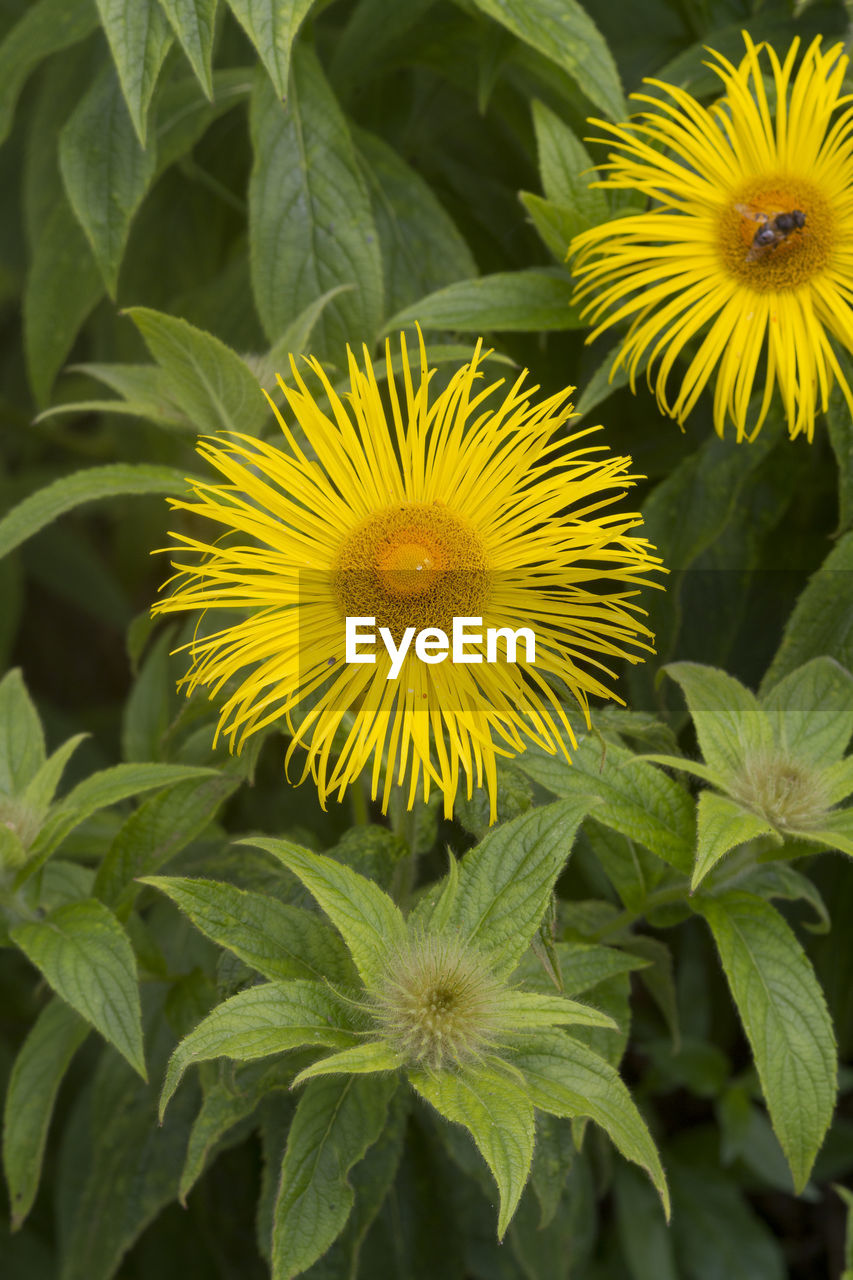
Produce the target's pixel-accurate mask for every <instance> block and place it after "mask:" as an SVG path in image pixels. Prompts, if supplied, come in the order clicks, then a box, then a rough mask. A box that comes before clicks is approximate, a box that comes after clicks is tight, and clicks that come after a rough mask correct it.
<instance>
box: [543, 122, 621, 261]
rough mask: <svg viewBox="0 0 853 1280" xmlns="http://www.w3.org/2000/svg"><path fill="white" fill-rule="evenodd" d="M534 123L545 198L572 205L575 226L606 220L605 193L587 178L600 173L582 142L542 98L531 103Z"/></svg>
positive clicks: (608, 214) (595, 176) (607, 207)
mask: <svg viewBox="0 0 853 1280" xmlns="http://www.w3.org/2000/svg"><path fill="white" fill-rule="evenodd" d="M533 127H534V129H535V130H536V149H537V153H538V155H539V172H540V174H541V176H542V190H543V191H544V192H545V195H546V196H547V198H548V200H549V201H551V202H553V203H554V204H557V205H563V206H565V207H567V208H568V209H571V210H572V212H573V213H575V215H576V216H577V217H578V219H579V226H578V230H583V229H584V228H585V227H593V226H597V225H598V223H599V222H605V221H606V220H607V218H608V217H609V216H610V208H609V205H608V203H607V197H606V196H605V194H604V192H603V191H599V190H595V189H590V186H589V184H590V182H594V181H595V180H596V179H597V178H598V176H599V175H598V173H597V172H596V171H595V170H594V169H593V164H592V159H591V158H590V155H589V152H588V151H587V149H586V147H585V146H584V145H583V143H582V142H580V141H579V140H578V138H577V137H576V136H575V134H574V133H573V132H572V130H571V129H570V128H569V126H568V125H567V124H564V123H563V121H562V120H561V119H560V117H559V116H557V115H555V114H554V112H553V111H550V110H549V109H548V107H546V106H543V104H542V103H541V102H534V103H533ZM564 256H565V255H564Z"/></svg>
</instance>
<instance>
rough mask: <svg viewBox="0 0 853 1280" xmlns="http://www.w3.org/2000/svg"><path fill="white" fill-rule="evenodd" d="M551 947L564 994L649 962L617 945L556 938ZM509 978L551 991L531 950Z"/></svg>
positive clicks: (585, 988)
mask: <svg viewBox="0 0 853 1280" xmlns="http://www.w3.org/2000/svg"><path fill="white" fill-rule="evenodd" d="M553 950H554V954H555V956H556V958H557V963H558V964H559V966H560V976H561V978H562V981H563V995H564V996H576V995H580V994H581V992H583V991H589V990H590V989H591V988H592V987H597V986H598V984H599V983H600V982H606V980H607V979H608V978H612V977H614V976H615V975H617V974H620V973H631V972H632V971H633V970H635V969H643V968H645V967H646V965H647V964H648V963H649V962H648V960H642V959H640V958H639V957H638V956H635V955H628V954H627V953H626V952H625V951H621V950H619V949H618V948H616V947H603V946H596V945H595V944H594V943H589V942H557V943H555V944H554V948H553ZM512 980H513V982H514V983H515V982H518V983H523V984H524V986H525V987H532V988H533V989H534V990H536V991H546V992H548V993H549V994H550V993H551V992H553V990H554V982H553V979H552V978H551V977H550V975H549V974H548V973H546V971H545V969H544V968H543V966H542V962H541V961H540V959H539V958H538V956H537V955H536V954H535V952H533V951H532V950H531V951H528V952H526V953H525V955H524V956H522V958H521V963H520V964H519V966H518V968H517V969H516V970H515V971H514V972H513V974H512Z"/></svg>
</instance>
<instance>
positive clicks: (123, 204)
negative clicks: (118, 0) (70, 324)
mask: <svg viewBox="0 0 853 1280" xmlns="http://www.w3.org/2000/svg"><path fill="white" fill-rule="evenodd" d="M145 2H146V3H147V0H145ZM59 167H60V169H61V170H62V180H63V182H64V184H65V191H66V194H67V196H68V199H69V201H70V202H71V207H72V209H73V210H74V213H75V215H76V217H77V220H78V222H79V223H80V226H81V227H82V228H83V230H84V232H85V233H86V238H87V240H88V241H89V244H90V246H91V248H92V252H93V254H94V255H95V261H96V262H97V264H98V267H99V268H100V271H101V275H102V276H103V278H104V284H105V285H106V286H107V291H108V292H109V294H110V297H112V298H114V297H115V293H116V287H117V285H118V272H119V267H120V266H121V260H122V257H123V256H124V250H125V246H126V244H127V237H128V235H129V234H130V224H131V222H132V221H133V216H134V214H135V213H136V210H137V209H138V208H139V206H140V204H141V203H142V200H143V198H144V196H145V193H146V192H147V190H148V188H149V187H150V185H151V183H152V182H153V180H154V175H155V173H156V171H157V152H156V148H155V147H154V146H153V145H150V146H149V147H148V148H147V149H143V147H142V146H140V143H139V141H138V139H137V137H136V133H135V131H134V126H133V123H132V122H131V119H130V116H129V114H128V110H127V105H126V103H125V100H124V97H123V95H122V91H121V87H120V85H119V82H118V76H117V75H116V71H115V68H114V67H113V66H112V65H111V64H108V65H107V66H105V67H104V69H103V70H102V72H101V74H100V75H99V76H98V77H97V79H96V80H95V81H94V83H93V84H92V86H91V88H90V89H89V91H88V93H86V94H85V95H84V96H83V98H82V99H81V100H80V102H79V103H78V105H77V107H76V108H75V109H74V111H73V113H72V115H71V118H70V119H69V121H68V123H67V124H66V125H65V128H64V129H63V130H62V132H61V134H60V135H59Z"/></svg>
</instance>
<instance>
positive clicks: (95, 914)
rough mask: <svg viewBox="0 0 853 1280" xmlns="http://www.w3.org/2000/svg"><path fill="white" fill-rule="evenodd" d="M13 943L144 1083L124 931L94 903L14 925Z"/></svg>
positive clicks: (136, 995)
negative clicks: (117, 1052) (116, 1051)
mask: <svg viewBox="0 0 853 1280" xmlns="http://www.w3.org/2000/svg"><path fill="white" fill-rule="evenodd" d="M11 937H12V940H13V941H14V942H15V943H16V944H17V946H19V947H20V948H21V950H22V951H23V953H24V955H25V956H26V957H27V959H28V960H30V961H31V962H32V964H34V965H35V966H36V968H37V969H39V970H40V971H41V973H43V974H44V976H45V978H46V979H47V981H48V982H49V983H50V985H51V987H52V988H53V990H54V991H55V992H56V994H57V995H58V996H60V997H61V998H62V999H63V1000H65V1001H66V1002H67V1003H68V1004H70V1005H71V1007H72V1009H75V1010H76V1011H77V1013H79V1014H80V1016H81V1017H83V1018H85V1019H86V1021H87V1022H88V1023H91V1025H92V1026H93V1027H94V1028H95V1030H96V1031H100V1033H101V1035H102V1036H103V1037H104V1039H105V1040H108V1041H109V1043H110V1044H112V1045H113V1046H114V1047H115V1048H116V1049H118V1051H119V1053H120V1054H121V1055H122V1057H124V1058H125V1059H126V1060H127V1061H128V1062H129V1063H130V1065H131V1066H132V1067H133V1069H134V1071H138V1072H139V1074H140V1075H141V1076H142V1078H143V1080H144V1079H145V1078H146V1075H145V1059H144V1057H143V1049H142V1015H141V1012H140V1007H139V989H138V987H137V976H136V960H135V958H134V955H133V948H132V947H131V945H130V940H129V938H128V936H127V934H126V933H125V931H124V929H123V928H122V927H121V925H120V924H119V922H118V920H116V918H115V916H114V915H113V914H112V912H111V911H108V910H107V908H106V907H105V906H104V904H103V903H102V902H97V901H96V900H95V899H94V898H90V899H88V900H84V901H82V902H72V903H69V904H68V905H67V906H64V907H58V908H57V909H56V910H55V911H51V912H50V914H49V915H47V916H46V917H45V918H44V919H43V920H38V921H32V922H27V923H26V924H19V925H16V927H15V928H14V929H12V930H11Z"/></svg>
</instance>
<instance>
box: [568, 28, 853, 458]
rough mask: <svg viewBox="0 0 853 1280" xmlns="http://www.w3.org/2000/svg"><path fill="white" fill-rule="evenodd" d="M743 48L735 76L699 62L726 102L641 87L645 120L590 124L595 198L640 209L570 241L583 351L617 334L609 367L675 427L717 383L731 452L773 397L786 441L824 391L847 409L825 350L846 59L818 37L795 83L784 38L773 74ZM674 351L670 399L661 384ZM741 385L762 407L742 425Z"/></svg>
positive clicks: (832, 317) (835, 254)
mask: <svg viewBox="0 0 853 1280" xmlns="http://www.w3.org/2000/svg"><path fill="white" fill-rule="evenodd" d="M744 39H745V41H746V49H747V52H746V56H745V58H744V59H743V61H742V62H741V64H740V66H739V67H735V66H733V65H732V64H731V63H730V62H728V61H727V59H725V58H724V57H723V56H722V55H721V54H719V53H714V52H713V51H711V56H712V58H713V59H714V61H713V62H710V63H708V65H709V66H710V67H711V68H712V69H713V70H714V71H715V72H716V73H717V75H718V76H719V77H720V79H721V80H722V82H723V86H724V89H725V94H724V96H723V98H721V99H720V100H719V101H718V102H717V103H715V104H714V105H713V106H712V107H710V108H705V107H703V106H701V105H700V104H699V103H698V102H697V101H696V100H695V98H693V97H691V95H690V94H689V93H686V92H685V91H684V90H683V89H679V88H678V87H676V86H675V85H670V84H664V83H661V82H660V81H657V80H651V81H648V83H650V84H652V85H654V86H655V87H656V88H657V89H658V90H660V91H661V92H662V93H663V94H665V95H666V98H664V99H661V98H658V97H650V96H648V95H646V94H635V95H634V96H635V97H636V98H638V99H639V100H641V101H643V102H646V103H648V104H649V105H650V106H651V108H652V109H651V110H649V111H644V112H641V113H640V114H639V115H638V116H636V117H635V118H634V119H632V120H631V121H630V122H629V123H627V124H621V125H611V124H608V123H607V122H606V121H602V120H596V121H594V123H595V124H596V125H598V126H600V127H601V128H603V129H606V130H607V132H608V134H609V135H611V136H610V137H609V138H608V139H598V141H607V142H610V143H611V144H612V143H613V142H614V139H615V146H616V151H615V152H611V154H610V157H609V163H608V164H606V165H604V166H603V170H604V171H605V172H606V177H605V178H604V180H603V181H602V182H600V183H598V184H596V185H599V186H603V187H614V188H626V189H633V190H636V191H639V192H640V193H641V194H642V195H643V196H645V197H648V198H649V199H650V201H651V207H650V209H649V210H648V211H647V212H646V213H640V214H634V215H632V216H629V217H625V218H620V219H618V220H617V221H613V222H607V223H604V224H603V225H601V226H598V227H593V228H592V229H591V230H589V231H585V232H583V233H582V234H581V235H579V236H577V237H576V238H575V239H574V241H573V242H572V245H571V248H570V252H571V253H573V254H575V255H576V257H575V268H574V270H575V276H576V278H577V279H578V281H579V287H578V290H577V297H578V299H587V300H588V301H587V305H586V314H588V315H589V316H590V319H591V322H592V323H594V324H595V325H596V328H595V330H594V332H593V333H591V334H590V337H589V341H592V340H593V339H594V338H596V337H597V336H598V335H599V334H600V333H601V332H602V331H603V330H605V329H608V328H609V327H610V326H611V325H614V324H618V323H619V322H620V321H622V320H629V321H630V328H629V330H628V334H627V337H626V338H625V341H624V343H623V345H622V348H621V351H620V353H619V357H618V360H617V362H616V365H615V366H614V369H615V368H618V367H619V366H620V365H624V366H625V367H626V368H627V370H628V373H629V377H630V382H631V388H632V390H633V389H634V387H635V380H636V374H637V370H638V368H639V367H640V365H641V364H642V363H643V362H645V364H646V374H647V378H648V382H649V386H650V387H651V386H652V382H653V379H654V390H655V393H656V395H657V401H658V405H659V406H660V408H661V410H662V411H663V412H664V413H668V414H670V415H671V416H672V417H674V418H676V419H677V421H678V422H679V423H682V424H683V422H684V420H685V418H686V417H687V415H688V414H689V413H690V411H691V409H692V408H693V406H694V405H695V404H696V401H697V399H698V397H699V395H700V393H701V392H702V390H703V388H704V387H705V385H706V383H707V382H708V381H709V379H710V378H711V376H712V374H713V373H714V372H715V371H716V384H715V387H714V426H715V428H716V430H717V433H718V434H719V435H721V436H722V434H723V428H724V424H725V421H726V418H727V417H730V418H731V419H732V421H733V422H734V424H735V428H736V431H737V438H738V440H742V439H743V438H744V436H747V438H753V437H754V436H755V434H756V433H757V432H758V430H759V429H760V427H761V424H762V422H763V421H764V418H765V416H766V414H767V410H768V408H769V405H770V401H771V398H772V395H773V388H774V386H775V385H776V384H778V386H779V390H780V393H781V396H782V402H783V405H784V409H785V414H786V417H787V421H788V429H789V431H790V433H791V436H792V437H793V436H796V435H798V434H799V433H800V432H805V433H806V435H807V436H808V438H809V439H811V437H812V432H813V430H814V418H815V412H816V409H817V406H818V404H819V405H820V408H821V409H824V410H825V409H826V406H827V400H828V397H829V391H830V388H831V386H832V382H833V378H837V379H838V382H839V384H840V386H841V388H842V390H843V392H844V395H845V396H846V398H847V402H848V404H849V405H850V407H851V410H853V395H852V394H851V391H850V387H849V386H848V384H847V382H846V380H845V378H844V375H843V373H842V371H841V368H840V367H839V362H838V359H837V356H836V353H835V352H834V351H833V348H832V343H831V339H832V338H833V337H834V338H836V339H838V341H839V342H840V343H841V344H843V346H845V347H847V348H848V349H851V348H853V309H851V302H853V137H851V135H853V107H851V106H850V105H849V104H850V103H851V101H853V97H851V95H850V94H842V93H841V89H842V82H843V79H844V75H845V71H846V69H847V62H848V59H847V58H846V57H844V56H843V54H842V49H843V46H842V45H840V44H838V45H835V46H833V48H831V49H830V50H829V51H828V52H826V53H824V52H822V51H821V41H820V37H818V38H817V39H815V40H814V41H813V43H812V44H811V45H810V46H809V48H808V49H807V51H806V53H805V54H804V55H803V58H802V61H801V62H800V65H799V69H798V70H797V71H796V73H795V72H794V65H795V61H796V57H797V52H798V47H799V41H798V40H794V42H793V44H792V45H791V47H790V49H789V50H788V53H787V56H786V57H785V60H784V62H783V63H780V61H779V58H778V57H777V55H776V53H775V52H774V50H773V49H771V48H769V46H766V45H760V46H755V45H754V44H753V42H752V41H751V40H750V38H749V36H748V35H747V34H746V33H744ZM762 55H766V61H763V58H762ZM765 69H766V70H767V71H768V72H769V75H768V77H767V78H766V79H765ZM768 90H771V91H772V93H771V94H770V97H772V98H774V99H775V106H774V108H773V109H771V105H770V101H769V97H768ZM666 99H669V100H668V101H667V100H666ZM694 340H695V341H694ZM688 344H691V346H690V359H689V363H688V366H687V370H686V372H685V374H684V376H683V378H682V381H681V385H680V387H679V388H678V392H677V395H676V396H675V399H674V400H673V399H671V398H670V395H669V393H668V391H667V381H668V378H669V375H670V373H671V371H672V366H673V364H674V362H675V360H676V358H677V356H678V355H679V354H680V353H681V352H682V351H683V350H684V348H685V347H687V346H688ZM756 382H757V383H758V386H759V388H761V386H762V384H763V397H762V400H761V404H760V408H759V409H758V413H757V417H756V420H755V422H754V424H752V423H748V421H747V418H748V407H749V402H750V396H751V394H752V390H753V386H754V384H755V383H756ZM748 427H751V431H748Z"/></svg>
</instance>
